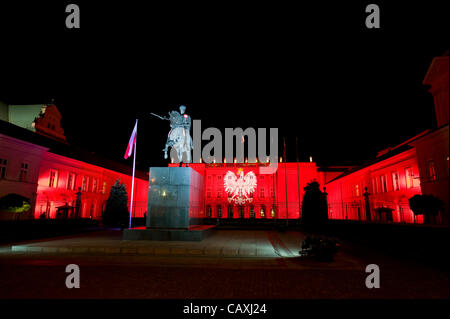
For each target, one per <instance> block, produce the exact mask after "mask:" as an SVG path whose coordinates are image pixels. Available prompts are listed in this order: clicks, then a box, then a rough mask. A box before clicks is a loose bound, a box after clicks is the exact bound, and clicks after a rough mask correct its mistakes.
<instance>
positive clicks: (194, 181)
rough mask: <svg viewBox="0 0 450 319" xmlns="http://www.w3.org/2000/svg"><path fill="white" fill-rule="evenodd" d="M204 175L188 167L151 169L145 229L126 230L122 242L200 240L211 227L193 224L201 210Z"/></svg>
mask: <svg viewBox="0 0 450 319" xmlns="http://www.w3.org/2000/svg"><path fill="white" fill-rule="evenodd" d="M203 185H204V181H203V176H202V175H200V174H199V173H198V172H196V171H195V170H194V169H192V168H190V167H151V168H150V178H149V190H148V210H147V221H146V226H147V227H146V228H145V229H142V228H141V229H126V230H124V235H123V238H124V239H129V240H136V239H146V240H201V239H203V237H204V235H206V234H209V233H210V231H211V229H212V228H211V227H199V226H198V225H192V224H191V221H192V220H198V217H199V216H201V213H202V210H203Z"/></svg>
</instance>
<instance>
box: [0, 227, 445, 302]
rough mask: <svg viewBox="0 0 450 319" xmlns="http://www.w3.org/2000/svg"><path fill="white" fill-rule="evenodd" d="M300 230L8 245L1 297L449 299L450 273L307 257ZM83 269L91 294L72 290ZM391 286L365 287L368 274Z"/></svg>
mask: <svg viewBox="0 0 450 319" xmlns="http://www.w3.org/2000/svg"><path fill="white" fill-rule="evenodd" d="M303 237H304V235H303V234H300V233H298V232H283V233H279V232H275V231H232V230H227V231H217V232H216V233H215V234H214V235H213V236H211V237H208V238H207V239H205V240H204V241H202V242H147V241H122V240H121V235H120V232H112V231H110V232H98V233H91V234H83V235H79V236H72V237H65V238H57V239H52V240H38V241H34V242H28V243H20V244H15V245H12V246H4V247H2V248H0V298H182V299H187V298H206V299H211V298H238V299H248V298H267V299H285V298H307V299H309V298H339V299H341V298H356V299H360V298H377V299H378V298H381V299H386V298H387V299H389V298H393V299H409V298H448V297H449V288H448V272H445V271H440V270H437V269H433V268H430V267H426V266H423V265H418V264H415V263H413V262H411V261H408V260H401V259H395V258H392V257H388V256H383V255H380V254H377V253H375V252H372V251H369V250H367V249H364V247H357V246H355V245H350V244H349V243H342V249H341V250H340V251H339V253H338V254H337V255H336V260H335V262H333V263H320V262H316V261H314V260H303V259H299V258H298V257H297V256H298V250H299V247H300V242H301V240H302V239H303ZM71 263H74V264H77V265H79V267H80V272H81V276H80V277H81V288H80V289H67V288H66V287H65V279H66V276H67V275H68V274H67V273H65V267H66V265H68V264H71ZM370 263H375V264H377V265H379V267H380V270H381V288H380V289H368V288H366V286H365V278H366V276H367V274H366V273H365V267H366V265H367V264H370Z"/></svg>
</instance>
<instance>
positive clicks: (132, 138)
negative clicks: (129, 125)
mask: <svg viewBox="0 0 450 319" xmlns="http://www.w3.org/2000/svg"><path fill="white" fill-rule="evenodd" d="M136 133H137V121H136V124H135V125H134V129H133V133H131V136H130V141H129V142H128V147H127V150H126V152H125V155H124V156H123V158H125V159H127V158H128V157H130V156H131V153H133V145H134V144H135V143H136Z"/></svg>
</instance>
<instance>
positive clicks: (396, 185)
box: [392, 172, 400, 191]
mask: <svg viewBox="0 0 450 319" xmlns="http://www.w3.org/2000/svg"><path fill="white" fill-rule="evenodd" d="M399 180H400V178H399V175H398V172H393V173H392V188H393V189H394V191H399V190H400V181H399Z"/></svg>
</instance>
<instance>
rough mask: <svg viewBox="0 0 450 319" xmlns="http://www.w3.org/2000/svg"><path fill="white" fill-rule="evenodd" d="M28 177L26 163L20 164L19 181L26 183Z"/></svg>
mask: <svg viewBox="0 0 450 319" xmlns="http://www.w3.org/2000/svg"><path fill="white" fill-rule="evenodd" d="M27 177H28V163H20V175H19V181H20V182H26V181H27Z"/></svg>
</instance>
